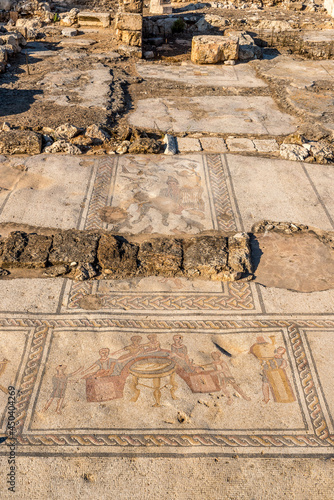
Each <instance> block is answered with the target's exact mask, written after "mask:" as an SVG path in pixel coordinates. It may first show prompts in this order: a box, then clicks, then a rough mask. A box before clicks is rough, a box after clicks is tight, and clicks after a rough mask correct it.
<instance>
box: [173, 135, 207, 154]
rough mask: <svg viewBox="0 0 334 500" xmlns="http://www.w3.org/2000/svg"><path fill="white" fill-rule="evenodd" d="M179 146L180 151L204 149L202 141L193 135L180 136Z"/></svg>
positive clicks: (178, 139)
mask: <svg viewBox="0 0 334 500" xmlns="http://www.w3.org/2000/svg"><path fill="white" fill-rule="evenodd" d="M177 147H178V150H179V151H180V153H183V152H187V151H202V146H201V143H200V141H199V140H198V139H195V138H192V137H178V138H177Z"/></svg>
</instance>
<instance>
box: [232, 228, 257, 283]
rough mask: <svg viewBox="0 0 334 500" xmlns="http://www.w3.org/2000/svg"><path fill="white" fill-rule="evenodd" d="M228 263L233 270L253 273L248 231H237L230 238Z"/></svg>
mask: <svg viewBox="0 0 334 500" xmlns="http://www.w3.org/2000/svg"><path fill="white" fill-rule="evenodd" d="M228 251H229V254H228V265H229V268H230V269H231V272H232V273H233V272H236V273H241V274H246V275H247V274H251V273H252V272H253V269H252V259H251V249H250V244H249V236H248V234H247V233H237V234H234V235H233V236H229V238H228Z"/></svg>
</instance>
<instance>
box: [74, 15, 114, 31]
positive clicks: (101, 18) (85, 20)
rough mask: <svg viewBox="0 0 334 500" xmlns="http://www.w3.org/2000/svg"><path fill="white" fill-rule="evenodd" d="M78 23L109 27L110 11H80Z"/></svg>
mask: <svg viewBox="0 0 334 500" xmlns="http://www.w3.org/2000/svg"><path fill="white" fill-rule="evenodd" d="M78 23H79V24H80V26H100V27H101V28H108V26H110V14H109V12H79V14H78Z"/></svg>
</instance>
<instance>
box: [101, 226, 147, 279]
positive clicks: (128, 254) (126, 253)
mask: <svg viewBox="0 0 334 500" xmlns="http://www.w3.org/2000/svg"><path fill="white" fill-rule="evenodd" d="M138 250H139V247H138V245H134V244H131V243H129V242H128V241H126V240H125V239H124V238H121V237H115V236H113V235H111V234H102V235H101V238H100V241H99V246H98V252H97V258H98V261H99V264H100V266H101V267H102V270H103V272H105V273H106V274H112V275H113V276H115V277H117V276H119V277H123V278H124V277H126V276H134V275H135V274H136V271H137V255H138Z"/></svg>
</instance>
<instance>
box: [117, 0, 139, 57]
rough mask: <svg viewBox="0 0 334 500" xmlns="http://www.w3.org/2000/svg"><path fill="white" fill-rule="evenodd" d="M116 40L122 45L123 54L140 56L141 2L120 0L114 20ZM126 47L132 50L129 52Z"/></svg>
mask: <svg viewBox="0 0 334 500" xmlns="http://www.w3.org/2000/svg"><path fill="white" fill-rule="evenodd" d="M115 30H116V37H117V39H118V40H119V41H120V42H122V43H123V44H124V46H121V50H122V49H123V50H124V51H125V52H131V54H132V55H135V56H137V57H139V58H140V57H141V56H142V38H143V34H142V33H143V1H142V0H120V3H119V11H118V13H117V15H116V18H115ZM128 47H131V48H132V49H131V50H129V48H128Z"/></svg>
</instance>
